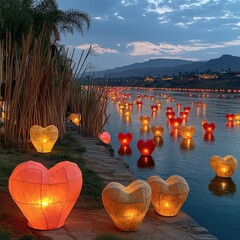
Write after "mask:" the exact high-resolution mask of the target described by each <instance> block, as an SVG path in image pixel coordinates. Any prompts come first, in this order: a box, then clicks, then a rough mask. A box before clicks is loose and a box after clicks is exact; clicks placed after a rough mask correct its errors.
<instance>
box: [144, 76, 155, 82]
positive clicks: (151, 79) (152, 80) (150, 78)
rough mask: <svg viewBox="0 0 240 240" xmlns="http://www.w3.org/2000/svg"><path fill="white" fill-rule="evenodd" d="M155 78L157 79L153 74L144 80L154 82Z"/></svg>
mask: <svg viewBox="0 0 240 240" xmlns="http://www.w3.org/2000/svg"><path fill="white" fill-rule="evenodd" d="M154 80H155V79H154V77H153V76H147V77H145V78H144V80H143V81H144V82H154Z"/></svg>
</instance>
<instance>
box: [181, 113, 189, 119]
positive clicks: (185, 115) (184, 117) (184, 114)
mask: <svg viewBox="0 0 240 240" xmlns="http://www.w3.org/2000/svg"><path fill="white" fill-rule="evenodd" d="M180 117H181V118H182V119H187V118H188V112H180Z"/></svg>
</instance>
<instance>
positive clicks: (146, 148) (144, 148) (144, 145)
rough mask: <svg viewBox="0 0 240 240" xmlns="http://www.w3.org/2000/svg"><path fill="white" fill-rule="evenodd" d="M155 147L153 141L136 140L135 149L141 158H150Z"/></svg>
mask: <svg viewBox="0 0 240 240" xmlns="http://www.w3.org/2000/svg"><path fill="white" fill-rule="evenodd" d="M155 147H156V143H155V142H154V140H152V139H149V140H147V141H146V142H145V141H144V140H143V139H140V140H138V142H137V148H138V150H139V152H140V153H141V155H142V156H150V155H151V154H152V152H153V151H154V149H155Z"/></svg>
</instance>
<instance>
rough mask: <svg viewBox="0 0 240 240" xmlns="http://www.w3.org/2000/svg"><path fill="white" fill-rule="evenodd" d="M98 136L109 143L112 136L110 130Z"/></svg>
mask: <svg viewBox="0 0 240 240" xmlns="http://www.w3.org/2000/svg"><path fill="white" fill-rule="evenodd" d="M98 138H99V139H100V140H101V141H102V142H104V143H106V144H109V143H110V141H111V136H110V134H109V133H108V132H102V133H98Z"/></svg>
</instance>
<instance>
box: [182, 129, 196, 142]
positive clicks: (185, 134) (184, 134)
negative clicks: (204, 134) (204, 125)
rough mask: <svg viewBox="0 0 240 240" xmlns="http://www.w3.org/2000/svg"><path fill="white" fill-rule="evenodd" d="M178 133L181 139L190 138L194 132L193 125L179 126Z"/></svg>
mask: <svg viewBox="0 0 240 240" xmlns="http://www.w3.org/2000/svg"><path fill="white" fill-rule="evenodd" d="M179 131H180V134H181V135H182V137H183V139H191V138H192V137H193V135H194V133H195V127H193V126H181V127H180V129H179Z"/></svg>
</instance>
